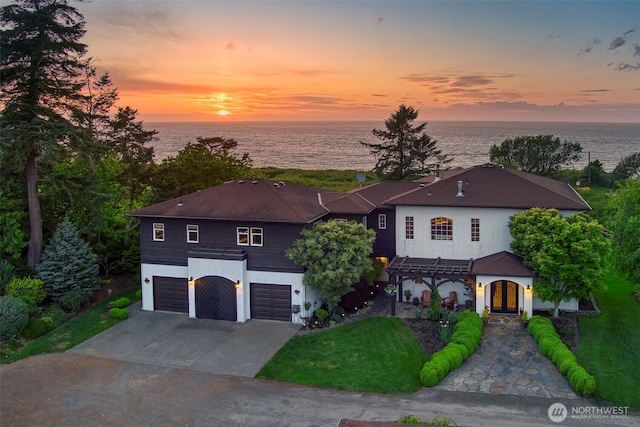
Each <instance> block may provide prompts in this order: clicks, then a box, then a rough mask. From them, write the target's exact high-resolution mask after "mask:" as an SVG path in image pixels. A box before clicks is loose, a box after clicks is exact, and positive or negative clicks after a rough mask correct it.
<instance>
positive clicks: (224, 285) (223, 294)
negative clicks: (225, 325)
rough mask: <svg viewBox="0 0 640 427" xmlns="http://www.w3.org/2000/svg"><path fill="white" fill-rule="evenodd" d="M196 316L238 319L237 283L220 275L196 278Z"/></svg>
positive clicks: (215, 318)
mask: <svg viewBox="0 0 640 427" xmlns="http://www.w3.org/2000/svg"><path fill="white" fill-rule="evenodd" d="M195 288H196V317H197V318H199V319H214V320H231V321H234V322H235V321H236V320H238V319H237V303H236V287H235V283H234V282H232V281H231V280H229V279H226V278H224V277H220V276H207V277H201V278H199V279H198V280H196V284H195Z"/></svg>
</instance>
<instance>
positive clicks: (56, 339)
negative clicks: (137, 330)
mask: <svg viewBox="0 0 640 427" xmlns="http://www.w3.org/2000/svg"><path fill="white" fill-rule="evenodd" d="M137 290H138V288H134V289H131V290H127V291H124V292H122V293H120V294H118V295H114V296H112V297H111V298H108V299H105V300H103V301H100V302H98V303H97V304H95V305H94V306H93V307H91V308H90V309H89V310H87V311H85V312H82V313H80V314H78V315H77V316H75V317H73V318H72V319H70V320H68V321H66V322H65V323H63V324H62V325H60V326H59V327H57V328H56V329H54V330H53V331H51V332H48V333H46V334H44V335H42V336H41V337H38V338H36V339H34V340H33V341H31V342H29V343H28V344H27V345H25V346H24V347H22V348H21V349H20V350H18V351H16V352H15V353H9V354H8V355H6V356H5V357H3V358H2V360H1V362H2V363H11V362H15V361H16V360H20V359H24V358H26V357H29V356H35V355H38V354H44V353H60V352H63V351H66V350H68V349H70V348H72V347H75V346H76V345H78V344H80V343H81V342H83V341H86V340H88V339H89V338H91V337H93V336H94V335H97V334H99V333H100V332H102V331H104V330H106V329H109V328H110V327H112V326H114V325H116V324H117V323H120V322H121V320H118V319H112V318H109V317H102V315H103V314H104V313H106V312H107V304H108V303H109V302H111V301H113V300H115V299H117V298H119V297H128V298H129V299H131V301H134V300H135V297H134V295H135V293H136V291H137Z"/></svg>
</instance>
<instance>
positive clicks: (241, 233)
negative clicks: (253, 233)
mask: <svg viewBox="0 0 640 427" xmlns="http://www.w3.org/2000/svg"><path fill="white" fill-rule="evenodd" d="M237 230H238V244H239V245H242V246H249V227H238V229H237Z"/></svg>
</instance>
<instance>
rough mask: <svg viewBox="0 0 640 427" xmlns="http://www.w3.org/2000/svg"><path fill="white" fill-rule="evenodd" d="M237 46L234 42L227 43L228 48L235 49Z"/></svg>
mask: <svg viewBox="0 0 640 427" xmlns="http://www.w3.org/2000/svg"><path fill="white" fill-rule="evenodd" d="M235 48H236V46H235V45H234V44H233V43H227V49H228V50H234V49H235Z"/></svg>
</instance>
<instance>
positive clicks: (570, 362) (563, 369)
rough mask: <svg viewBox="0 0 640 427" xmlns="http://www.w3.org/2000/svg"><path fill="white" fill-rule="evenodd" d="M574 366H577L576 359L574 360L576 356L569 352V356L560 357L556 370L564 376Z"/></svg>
mask: <svg viewBox="0 0 640 427" xmlns="http://www.w3.org/2000/svg"><path fill="white" fill-rule="evenodd" d="M574 366H578V361H577V360H576V357H575V356H574V355H573V353H571V357H566V358H564V359H562V360H561V361H560V363H558V371H559V372H560V373H561V374H562V375H565V376H566V375H567V374H568V373H569V370H570V369H571V368H573V367H574Z"/></svg>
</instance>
